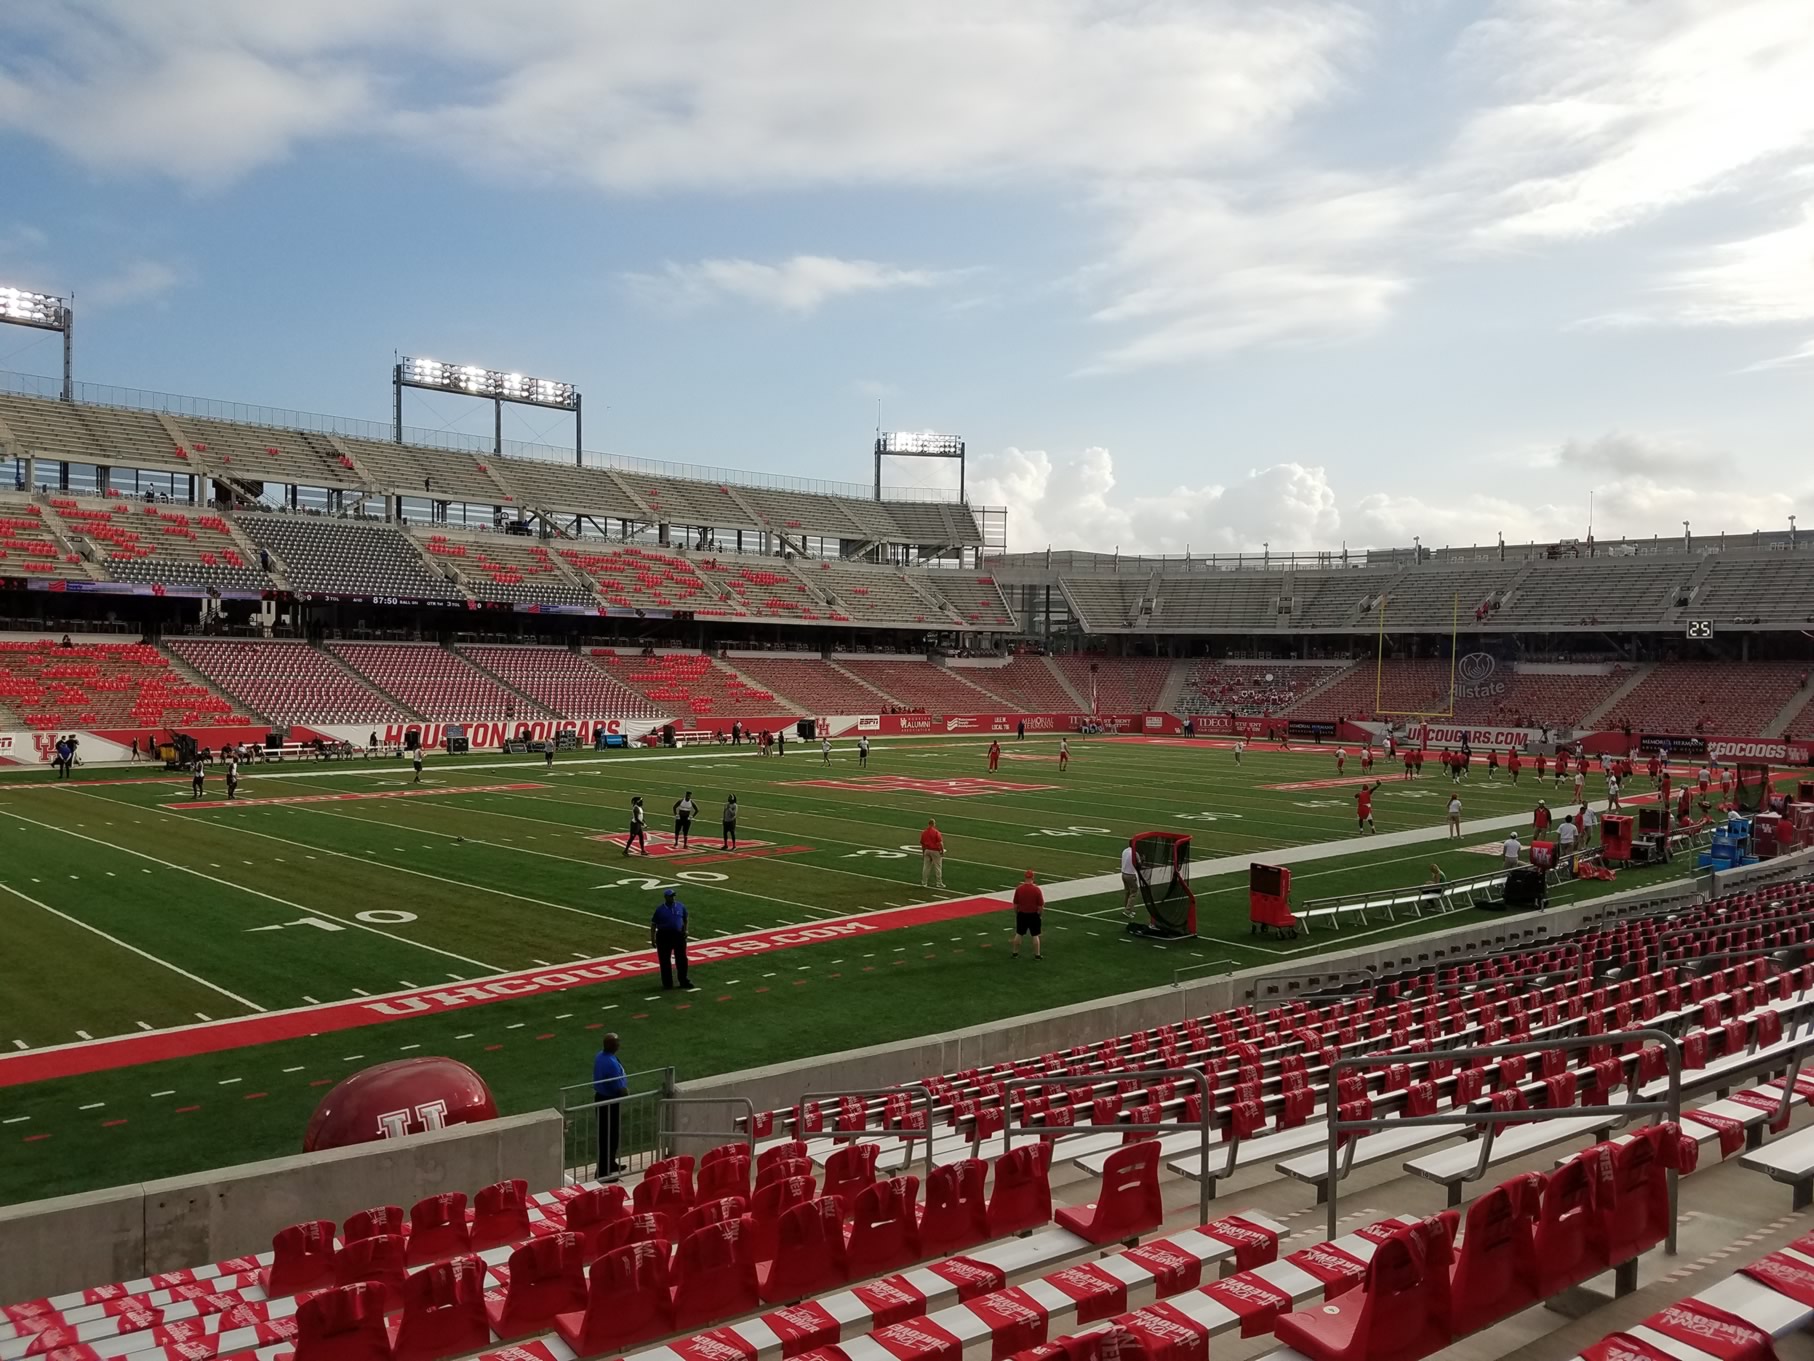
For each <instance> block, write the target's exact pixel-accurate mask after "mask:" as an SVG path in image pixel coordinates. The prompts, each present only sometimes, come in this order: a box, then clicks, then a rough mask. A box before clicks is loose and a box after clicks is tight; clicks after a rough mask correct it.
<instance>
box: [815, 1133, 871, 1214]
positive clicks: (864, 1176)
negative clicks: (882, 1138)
mask: <svg viewBox="0 0 1814 1361" xmlns="http://www.w3.org/2000/svg"><path fill="white" fill-rule="evenodd" d="M881 1151H882V1148H881V1145H879V1144H873V1143H864V1144H850V1145H848V1146H847V1147H844V1148H840V1149H839V1150H837V1152H835V1153H833V1154H832V1155H831V1156H830V1157H829V1158H827V1159H826V1160H825V1184H824V1185H823V1186H822V1187H820V1188H819V1194H820V1195H821V1196H824V1197H830V1196H838V1197H840V1198H841V1199H842V1200H843V1201H844V1204H845V1207H846V1208H847V1209H848V1208H849V1206H850V1205H851V1203H852V1202H854V1201H855V1200H856V1198H857V1193H858V1192H859V1191H861V1190H862V1189H863V1188H864V1187H865V1186H870V1185H873V1184H874V1182H875V1179H876V1157H877V1155H878V1154H880V1153H881Z"/></svg>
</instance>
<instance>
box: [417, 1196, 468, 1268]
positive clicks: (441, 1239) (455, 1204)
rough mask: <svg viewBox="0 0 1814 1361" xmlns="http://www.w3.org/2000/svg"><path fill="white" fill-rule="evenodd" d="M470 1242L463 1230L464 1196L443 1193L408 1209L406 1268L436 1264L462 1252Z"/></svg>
mask: <svg viewBox="0 0 1814 1361" xmlns="http://www.w3.org/2000/svg"><path fill="white" fill-rule="evenodd" d="M471 1241H472V1232H471V1230H470V1229H468V1228H467V1226H466V1192H464V1191H443V1192H442V1193H441V1194H440V1195H438V1196H429V1197H427V1198H426V1199H424V1200H418V1201H417V1202H416V1203H415V1204H414V1205H412V1206H410V1207H409V1264H410V1265H411V1266H421V1265H422V1263H424V1262H434V1261H439V1260H440V1259H441V1258H443V1257H453V1256H455V1255H457V1254H459V1253H462V1252H465V1251H466V1249H467V1245H468V1244H469V1243H470V1242H471Z"/></svg>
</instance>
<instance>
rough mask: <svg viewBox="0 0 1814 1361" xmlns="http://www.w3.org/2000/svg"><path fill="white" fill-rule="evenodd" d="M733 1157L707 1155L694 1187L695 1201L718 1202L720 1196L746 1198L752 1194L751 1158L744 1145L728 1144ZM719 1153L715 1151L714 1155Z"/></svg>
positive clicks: (700, 1165)
mask: <svg viewBox="0 0 1814 1361" xmlns="http://www.w3.org/2000/svg"><path fill="white" fill-rule="evenodd" d="M726 1147H727V1148H728V1149H730V1150H731V1151H732V1154H733V1156H729V1157H716V1158H715V1157H713V1156H712V1154H711V1153H708V1154H707V1155H706V1158H705V1161H703V1162H701V1163H700V1164H699V1177H698V1180H697V1181H696V1182H695V1183H694V1185H693V1200H694V1203H695V1204H697V1203H698V1202H700V1201H704V1200H716V1199H718V1198H719V1197H720V1196H744V1197H747V1196H748V1195H749V1193H750V1156H749V1151H748V1150H747V1149H745V1148H744V1147H743V1145H742V1144H727V1145H726ZM717 1152H719V1150H718V1149H713V1150H712V1153H717Z"/></svg>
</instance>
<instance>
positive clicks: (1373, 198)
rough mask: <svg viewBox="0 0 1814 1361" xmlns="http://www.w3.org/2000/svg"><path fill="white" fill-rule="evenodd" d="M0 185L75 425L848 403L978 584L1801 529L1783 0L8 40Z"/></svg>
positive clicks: (796, 471) (310, 14) (265, 15)
mask: <svg viewBox="0 0 1814 1361" xmlns="http://www.w3.org/2000/svg"><path fill="white" fill-rule="evenodd" d="M0 165H3V166H4V167H5V183H6V184H7V186H8V191H7V193H6V194H5V195H4V197H0V283H9V284H13V285H15V286H21V287H29V288H35V289H42V290H44V291H49V292H59V293H67V294H73V295H74V299H75V309H76V316H77V319H78V323H77V333H76V335H77V343H76V365H77V376H78V377H79V378H83V379H88V380H92V381H96V382H104V383H112V384H119V385H123V386H131V387H137V388H145V389H153V390H161V391H166V392H178V393H187V394H195V395H200V396H207V397H217V398H227V399H233V400H237V401H244V402H252V403H263V404H268V405H271V406H276V407H284V408H293V409H298V410H303V411H318V412H328V413H333V414H336V415H344V416H357V417H363V418H367V419H372V420H380V421H382V420H387V419H388V418H389V411H390V389H389V374H390V366H391V364H392V362H393V358H394V356H395V355H397V354H408V355H415V356H420V357H430V358H435V359H440V360H443V361H448V362H457V363H477V364H481V365H485V366H489V367H496V368H501V369H507V370H513V371H517V372H523V373H529V374H533V375H537V376H542V377H549V378H555V379H560V380H564V381H569V382H573V383H575V384H577V385H578V386H579V387H580V389H581V390H582V391H583V392H584V394H585V401H586V429H585V435H586V440H585V442H586V445H587V447H588V448H590V449H598V450H608V451H610V452H612V453H617V454H625V455H633V456H638V457H643V458H653V459H664V460H674V461H678V462H685V463H692V464H707V465H716V466H721V467H728V468H740V469H749V470H753V471H760V472H766V473H781V474H788V475H793V476H800V477H813V478H827V479H836V480H841V481H847V482H866V481H868V480H869V478H870V477H871V473H872V469H871V460H870V454H869V450H870V444H871V441H872V439H873V435H874V432H875V429H876V427H877V423H878V406H879V420H880V424H881V427H882V428H884V429H888V430H937V431H943V432H948V433H955V434H959V435H962V436H963V437H964V438H965V439H966V441H967V446H968V449H969V452H970V465H969V487H968V490H969V492H970V495H971V499H972V500H973V501H977V502H980V503H984V504H991V505H1004V506H1006V507H1007V508H1008V511H1009V515H1008V537H1009V547H1010V548H1011V549H1014V550H1018V551H1030V550H1037V549H1041V548H1045V547H1047V546H1050V547H1054V548H1060V549H1063V548H1080V549H1095V550H1103V551H1107V550H1110V549H1115V548H1119V549H1120V550H1121V551H1123V552H1130V553H1132V552H1170V553H1182V552H1186V551H1189V552H1194V553H1211V552H1229V551H1237V550H1246V549H1250V548H1259V547H1260V546H1261V545H1262V544H1266V545H1269V546H1270V549H1271V551H1272V552H1275V553H1278V552H1286V551H1302V550H1310V549H1324V548H1338V547H1342V546H1346V547H1348V548H1350V549H1360V548H1366V547H1385V546H1401V545H1406V544H1409V543H1410V542H1411V540H1412V538H1413V537H1414V536H1415V537H1417V538H1418V539H1420V540H1421V541H1422V542H1423V543H1424V544H1425V545H1427V546H1444V545H1451V544H1453V545H1463V544H1471V543H1490V542H1492V541H1493V540H1494V539H1495V538H1496V537H1497V536H1499V535H1504V536H1505V537H1506V538H1507V539H1508V540H1512V541H1522V540H1531V539H1536V540H1543V539H1554V538H1572V537H1580V536H1583V535H1585V534H1586V533H1587V531H1588V529H1589V505H1590V497H1591V504H1592V508H1593V518H1592V528H1593V530H1594V532H1595V533H1596V534H1597V536H1599V537H1601V538H1610V537H1615V536H1641V535H1651V534H1657V535H1664V536H1671V535H1679V534H1681V532H1682V521H1683V520H1685V519H1686V520H1689V521H1690V522H1691V524H1692V526H1693V532H1694V533H1695V535H1696V536H1697V537H1700V536H1704V535H1712V534H1718V533H1721V532H1726V533H1733V534H1738V533H1746V532H1749V531H1752V530H1757V529H1767V530H1776V529H1782V528H1786V527H1787V523H1788V517H1790V516H1791V515H1793V514H1795V513H1796V511H1797V509H1798V507H1804V506H1808V505H1810V504H1811V503H1814V498H1810V496H1809V493H1810V492H1811V491H1814V460H1810V459H1809V458H1808V436H1809V431H1810V428H1811V426H1814V5H1811V4H1810V3H1808V0H1375V2H1374V3H1355V4H1341V3H1331V2H1328V0H1318V2H1316V3H1311V2H1309V0H1302V2H1300V0H1274V2H1273V3H1260V0H915V2H914V3H912V4H907V5H869V4H850V3H848V0H764V3H761V4H732V3H724V0H719V2H718V3H710V4H708V3H699V2H698V0H662V3H661V4H659V5H647V4H634V5H633V4H628V3H621V2H620V0H541V3H539V4H537V5H535V6H531V7H521V6H508V5H498V4H496V3H479V2H478V0H434V2H433V3H428V0H294V3H290V4H287V5H265V4H244V3H241V2H240V0H7V3H5V4H4V5H0ZM57 363H58V354H57V350H56V340H55V338H54V337H46V336H44V335H42V334H40V333H37V332H31V331H25V330H14V329H10V328H8V329H0V369H12V370H25V371H31V372H38V373H48V372H52V371H54V370H55V368H56V366H57ZM405 420H406V422H407V423H408V424H410V425H412V426H420V427H424V428H431V429H443V428H445V429H451V430H456V431H471V432H475V433H480V432H485V431H487V430H489V428H490V420H491V414H490V411H489V409H488V408H485V407H483V406H481V405H480V404H477V403H470V402H461V401H458V400H456V399H452V398H448V397H444V396H439V395H432V396H421V395H417V394H410V395H409V397H408V399H407V403H406V409H405ZM506 434H507V435H508V436H509V437H512V438H517V439H525V440H543V441H547V442H549V443H554V444H566V443H570V442H571V440H572V429H571V425H570V423H569V422H568V419H567V418H566V417H565V416H562V415H559V414H556V413H549V412H543V411H529V412H527V413H524V414H516V413H513V414H512V415H511V416H510V417H509V418H508V421H507V429H506ZM954 472H955V469H954V468H952V467H951V466H949V465H946V464H937V463H900V464H891V466H890V467H889V469H888V470H887V476H888V479H889V484H890V485H891V486H894V485H899V486H943V485H948V482H949V480H950V478H951V477H952V476H953V475H954Z"/></svg>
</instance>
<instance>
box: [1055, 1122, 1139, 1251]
mask: <svg viewBox="0 0 1814 1361" xmlns="http://www.w3.org/2000/svg"><path fill="white" fill-rule="evenodd" d="M1057 1219H1058V1223H1059V1225H1060V1227H1062V1228H1066V1229H1069V1230H1070V1231H1071V1232H1072V1233H1074V1234H1076V1235H1077V1236H1078V1237H1079V1238H1082V1239H1084V1240H1085V1241H1087V1242H1091V1243H1098V1244H1100V1243H1117V1242H1128V1243H1131V1242H1133V1241H1134V1240H1136V1239H1138V1238H1139V1237H1140V1235H1141V1234H1143V1233H1148V1232H1150V1231H1152V1230H1153V1229H1156V1228H1158V1227H1159V1225H1160V1224H1161V1223H1162V1222H1163V1221H1164V1219H1165V1203H1164V1201H1163V1200H1162V1199H1161V1198H1160V1195H1159V1141H1158V1140H1157V1139H1148V1140H1146V1141H1145V1142H1144V1143H1138V1144H1124V1145H1123V1146H1122V1147H1120V1148H1118V1149H1116V1150H1115V1151H1114V1152H1113V1153H1111V1154H1109V1156H1108V1159H1107V1161H1105V1162H1104V1163H1103V1165H1102V1188H1101V1189H1100V1190H1099V1191H1098V1192H1097V1193H1096V1199H1095V1200H1093V1201H1092V1202H1090V1203H1089V1204H1088V1205H1084V1206H1082V1207H1076V1208H1074V1207H1066V1208H1065V1209H1062V1210H1060V1211H1059V1212H1058V1215H1057Z"/></svg>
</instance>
